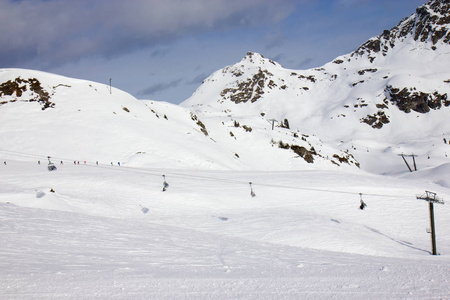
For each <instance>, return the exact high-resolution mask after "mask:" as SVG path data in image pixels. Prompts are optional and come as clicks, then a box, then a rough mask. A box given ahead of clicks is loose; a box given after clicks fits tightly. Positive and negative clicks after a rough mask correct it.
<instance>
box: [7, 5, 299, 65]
mask: <svg viewBox="0 0 450 300" xmlns="http://www.w3.org/2000/svg"><path fill="white" fill-rule="evenodd" d="M295 2H299V1H295V0H280V1H273V0H245V1H242V0H189V1H183V0H151V1H149V0H130V1H123V0H96V1H92V0H77V1H67V0H46V1H42V0H21V1H17V0H15V1H13V0H0V28H2V34H1V35H0V44H1V45H2V47H0V64H1V65H2V66H14V65H15V64H17V63H19V62H20V61H30V60H39V61H40V63H41V64H43V65H51V64H61V63H64V62H66V61H73V60H77V59H79V58H82V57H86V56H88V57H89V56H99V57H106V58H108V57H114V56H117V55H121V54H124V53H129V52H132V51H134V50H136V49H140V48H142V47H146V46H153V45H156V44H160V43H167V42H169V41H171V40H174V39H176V38H178V37H181V36H185V35H189V34H193V35H195V34H201V33H204V32H208V31H212V30H214V31H225V30H233V29H238V28H243V27H249V26H258V25H261V24H268V25H269V24H273V23H276V22H279V21H281V20H283V19H284V18H286V17H287V16H288V15H289V14H290V13H292V12H293V10H294V9H295Z"/></svg>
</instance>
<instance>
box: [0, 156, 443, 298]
mask: <svg viewBox="0 0 450 300" xmlns="http://www.w3.org/2000/svg"><path fill="white" fill-rule="evenodd" d="M137 171H139V172H137ZM144 171H145V172H147V173H145V172H144ZM150 171H151V172H150ZM165 171H166V172H165V174H166V180H167V181H168V183H169V184H170V186H169V188H168V190H167V191H166V192H162V191H161V189H162V177H157V176H156V174H157V173H158V171H157V170H146V169H141V170H138V169H133V168H126V167H120V169H119V167H109V168H103V167H101V166H100V167H97V166H88V165H86V166H84V165H80V166H78V165H77V166H74V165H67V166H63V167H62V168H59V169H58V170H57V171H53V172H47V171H46V166H44V165H40V166H38V165H35V164H33V163H32V162H15V161H10V162H9V163H8V165H7V166H2V168H0V179H1V180H0V182H1V184H0V202H1V203H0V226H1V227H0V238H1V240H2V247H1V248H0V282H1V284H0V298H2V299H92V298H100V299H174V298H176V299H193V298H195V299H237V298H239V299H242V298H245V299H446V298H448V295H450V288H449V278H450V276H449V275H450V274H449V273H450V272H449V266H450V264H449V255H448V254H449V253H450V233H449V232H448V228H450V226H449V225H450V217H448V208H447V205H439V206H438V205H436V207H435V213H436V227H437V232H438V235H437V236H438V240H437V241H438V243H437V247H438V251H439V252H440V253H441V255H439V256H431V255H430V254H429V252H430V249H429V248H430V241H429V235H428V234H427V233H426V232H425V228H426V227H428V226H429V225H428V210H427V204H426V203H424V202H421V201H419V200H416V199H415V197H414V195H415V193H416V192H417V191H421V190H423V188H424V187H425V186H426V184H425V182H424V181H423V180H421V179H420V178H419V179H415V180H412V179H410V180H405V179H401V178H395V177H382V176H373V175H368V174H366V173H362V172H361V174H355V173H348V174H347V173H342V172H341V173H340V172H332V171H309V172H300V171H299V172H274V173H265V172H213V171H200V172H199V171H193V172H191V171H177V170H165ZM171 174H173V175H172V176H171ZM207 179H209V180H207ZM249 181H252V182H253V183H254V184H253V189H254V191H255V193H256V197H255V198H252V197H251V196H250V187H249V186H248V182H249ZM281 186H287V187H289V188H281ZM295 187H298V188H299V189H295ZM302 187H305V188H308V189H301V188H302ZM52 188H53V189H54V190H55V193H52V192H50V189H52ZM432 188H435V189H438V190H437V192H438V194H439V195H441V196H442V197H444V198H446V197H447V199H448V196H449V192H448V190H447V189H445V188H443V187H440V186H432ZM325 190H330V191H343V192H349V193H355V194H345V193H335V192H325ZM358 192H363V197H364V200H365V201H366V203H367V204H368V207H367V208H366V209H365V210H364V211H361V210H359V209H358V206H359V196H358ZM364 193H366V194H369V195H370V194H373V195H391V196H397V195H398V196H401V195H403V196H404V197H403V198H401V197H400V198H396V197H383V196H364ZM144 208H146V209H147V210H143V209H144Z"/></svg>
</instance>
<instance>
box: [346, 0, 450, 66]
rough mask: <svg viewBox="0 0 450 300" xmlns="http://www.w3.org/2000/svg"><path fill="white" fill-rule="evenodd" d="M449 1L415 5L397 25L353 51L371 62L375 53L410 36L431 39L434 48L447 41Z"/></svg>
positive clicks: (435, 0)
mask: <svg viewBox="0 0 450 300" xmlns="http://www.w3.org/2000/svg"><path fill="white" fill-rule="evenodd" d="M449 24H450V1H448V0H432V1H429V2H428V3H426V4H424V5H422V6H420V7H419V8H417V10H416V12H415V13H414V14H413V15H411V16H410V17H409V18H405V19H403V20H402V21H401V22H400V23H399V24H398V25H397V26H395V27H393V28H392V29H390V30H384V31H383V33H382V34H381V35H379V36H377V37H374V38H372V39H370V40H368V41H367V42H365V43H364V44H362V45H361V46H360V47H359V48H358V49H356V51H354V52H353V53H352V55H351V56H352V57H354V56H364V55H367V58H368V59H369V60H370V61H371V62H373V61H374V60H375V59H376V56H377V54H378V53H381V54H382V55H383V56H386V55H387V53H388V51H389V50H390V49H392V48H394V47H395V45H396V44H397V42H399V41H402V40H404V39H405V38H406V37H407V36H409V35H411V36H412V38H413V39H414V40H415V41H420V42H425V41H431V42H432V47H431V48H432V49H433V50H435V49H437V44H438V43H439V42H441V43H444V44H450V29H449Z"/></svg>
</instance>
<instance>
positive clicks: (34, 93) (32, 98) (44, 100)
mask: <svg viewBox="0 0 450 300" xmlns="http://www.w3.org/2000/svg"><path fill="white" fill-rule="evenodd" d="M27 91H29V93H27ZM6 96H10V97H8V98H9V99H8V100H3V99H5V98H6ZM50 98H51V97H50V93H49V92H48V91H46V90H45V89H44V88H43V87H42V86H41V83H40V82H39V80H37V79H36V78H29V79H22V78H20V77H17V78H16V79H14V80H8V81H6V82H3V83H2V84H0V100H1V101H0V106H1V105H4V104H7V103H11V102H16V101H22V102H39V103H40V104H41V108H42V110H46V109H47V108H52V107H54V106H55V103H53V102H51V101H50Z"/></svg>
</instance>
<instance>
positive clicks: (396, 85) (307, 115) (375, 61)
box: [182, 1, 450, 161]
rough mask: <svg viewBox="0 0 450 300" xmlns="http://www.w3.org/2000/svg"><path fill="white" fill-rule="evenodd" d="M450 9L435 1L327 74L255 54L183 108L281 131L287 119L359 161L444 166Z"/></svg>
mask: <svg viewBox="0 0 450 300" xmlns="http://www.w3.org/2000/svg"><path fill="white" fill-rule="evenodd" d="M448 8H449V3H448V1H430V2H428V3H427V4H425V5H423V6H421V7H419V8H418V9H417V11H416V13H414V14H413V15H412V16H410V17H409V18H406V19H404V20H403V21H401V22H400V23H399V25H397V26H395V27H394V28H392V29H391V30H386V31H384V32H383V33H382V34H381V35H379V36H378V37H374V38H371V39H369V40H368V41H367V42H366V43H364V44H363V45H361V46H360V47H359V48H358V49H357V50H356V51H354V52H352V53H350V54H347V55H343V56H339V57H337V58H336V59H334V60H333V61H332V62H330V63H327V64H325V65H324V66H322V67H319V68H314V69H309V70H290V69H285V68H283V67H282V66H281V65H279V64H278V63H276V62H273V61H271V60H269V59H265V58H263V56H262V55H260V54H257V53H248V54H247V55H246V56H245V57H244V59H242V60H241V61H240V62H238V63H237V64H235V65H232V66H228V67H226V68H224V69H222V70H219V71H217V72H215V73H214V74H212V75H211V76H210V77H209V78H207V79H206V80H205V81H204V83H203V85H202V86H200V87H199V88H198V90H197V91H196V92H195V93H194V94H193V96H192V97H191V98H189V99H188V100H186V101H185V102H184V103H182V106H184V107H188V108H192V109H195V110H196V111H197V113H199V114H201V113H204V114H206V115H207V114H208V112H209V111H210V110H211V109H212V108H214V109H215V110H216V111H222V112H223V114H224V115H226V114H231V115H233V116H234V117H235V118H242V119H248V118H249V116H253V117H259V118H264V119H265V120H266V121H267V122H270V121H271V120H276V123H277V124H279V125H283V124H284V122H285V120H287V121H288V123H289V124H290V128H291V129H293V130H298V131H300V132H301V133H303V134H307V135H316V136H318V137H319V138H321V139H322V140H323V141H324V142H325V143H327V144H328V145H330V146H336V145H340V147H342V148H341V150H344V151H349V152H350V153H353V154H354V155H355V157H356V158H357V160H358V159H359V160H362V161H367V160H372V159H373V156H372V159H371V158H370V155H372V154H374V153H373V152H372V151H382V153H385V152H388V153H391V154H394V155H393V156H392V157H396V155H397V154H401V153H403V152H408V153H411V152H414V153H416V154H420V155H424V156H426V157H436V156H437V157H440V158H442V159H444V158H445V157H447V152H449V154H450V149H447V148H448V144H447V142H446V141H448V140H449V139H450V138H449V137H450V132H449V126H448V121H447V120H448V112H449V109H450V108H449V106H450V99H449V97H448V94H449V92H450V71H449V70H448V66H449V65H450V45H449V40H448V37H449V34H450V31H449V24H448V23H449V19H448ZM430 140H431V141H432V143H431V145H430V144H429V141H430ZM411 141H414V142H413V143H412V142H411ZM418 141H422V142H418ZM355 144H359V145H360V146H359V147H356V146H355ZM355 148H356V149H357V150H355ZM362 150H364V151H362ZM368 153H371V154H370V155H369V154H368Z"/></svg>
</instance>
